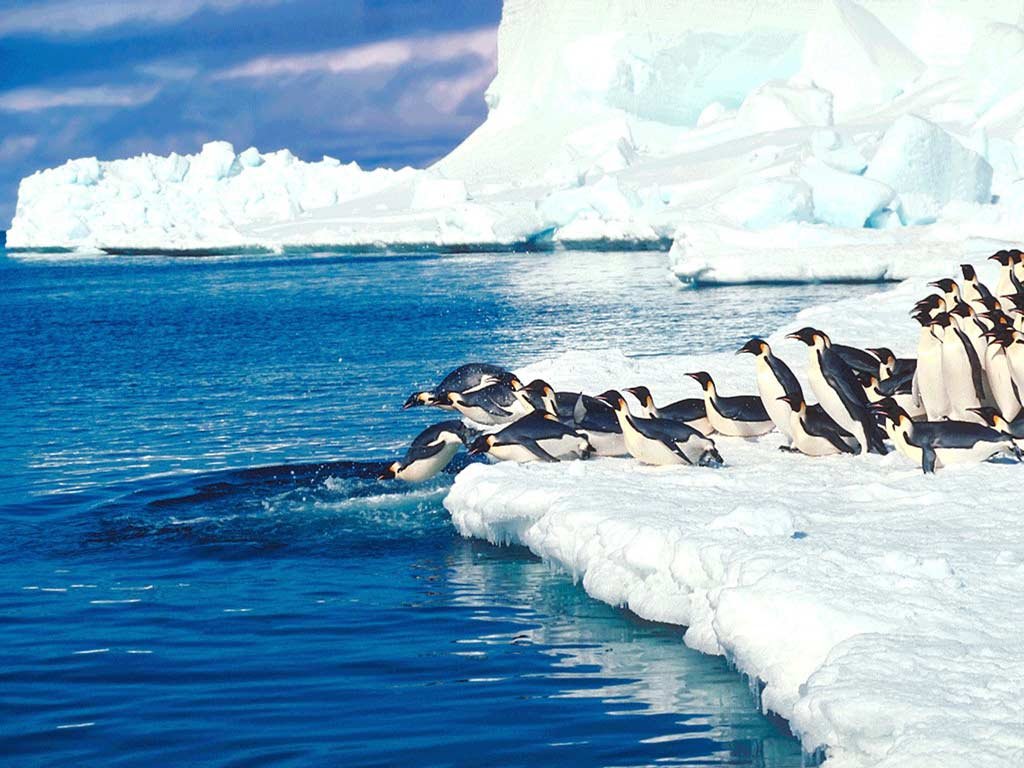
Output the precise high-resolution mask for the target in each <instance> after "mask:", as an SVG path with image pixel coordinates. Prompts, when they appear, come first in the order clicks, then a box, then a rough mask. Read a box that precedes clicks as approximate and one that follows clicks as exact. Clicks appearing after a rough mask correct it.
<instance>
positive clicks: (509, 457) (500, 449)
mask: <svg viewBox="0 0 1024 768" xmlns="http://www.w3.org/2000/svg"><path fill="white" fill-rule="evenodd" d="M488 453H489V454H490V455H491V456H493V457H494V458H495V459H497V460H498V461H514V462H516V463H517V464H526V463H528V462H531V461H540V459H539V458H537V457H536V456H535V455H534V454H533V452H532V451H530V450H529V449H527V448H525V447H524V446H522V445H519V444H518V443H513V444H511V445H493V446H491V450H490V451H488Z"/></svg>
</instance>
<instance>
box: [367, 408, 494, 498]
mask: <svg viewBox="0 0 1024 768" xmlns="http://www.w3.org/2000/svg"><path fill="white" fill-rule="evenodd" d="M475 435H476V432H474V431H473V430H471V429H470V428H469V427H467V426H466V425H465V424H463V423H462V422H461V421H457V420H455V419H452V420H451V421H442V422H440V423H439V424H434V425H433V426H431V427H427V428H426V429H425V430H423V431H422V432H420V433H419V434H418V435H417V436H416V437H415V438H414V439H413V441H412V444H411V445H410V446H409V450H407V451H406V452H405V457H404V458H403V459H402V460H401V461H395V462H392V463H391V464H390V465H388V468H387V469H385V470H384V472H383V474H381V475H380V477H378V478H377V479H378V480H404V481H405V482H407V483H420V482H423V481H424V480H429V479H430V478H432V477H433V476H434V475H436V474H437V473H438V472H440V471H442V470H443V469H444V468H445V467H447V466H448V465H449V464H450V463H451V460H452V459H453V458H455V454H456V453H458V451H459V448H461V447H462V446H463V445H466V444H467V443H469V441H470V440H471V439H472V438H473V437H474V436H475Z"/></svg>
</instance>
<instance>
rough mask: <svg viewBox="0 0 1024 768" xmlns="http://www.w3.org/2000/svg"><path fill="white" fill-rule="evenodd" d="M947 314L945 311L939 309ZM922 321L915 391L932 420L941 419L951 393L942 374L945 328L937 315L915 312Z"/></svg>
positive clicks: (916, 317)
mask: <svg viewBox="0 0 1024 768" xmlns="http://www.w3.org/2000/svg"><path fill="white" fill-rule="evenodd" d="M940 314H945V313H940ZM914 319H915V320H917V321H918V322H919V323H920V324H921V333H920V336H919V337H918V340H917V371H916V372H915V374H914V383H913V394H914V399H915V401H920V403H921V405H922V406H923V407H924V410H925V413H926V414H927V416H928V420H929V421H938V420H939V419H941V418H945V417H946V416H948V415H949V411H950V404H949V394H948V393H947V392H946V382H945V380H944V379H943V378H942V338H943V329H941V328H939V327H938V326H936V325H935V318H933V317H932V316H930V315H928V314H927V313H924V312H921V313H919V314H917V315H915V316H914Z"/></svg>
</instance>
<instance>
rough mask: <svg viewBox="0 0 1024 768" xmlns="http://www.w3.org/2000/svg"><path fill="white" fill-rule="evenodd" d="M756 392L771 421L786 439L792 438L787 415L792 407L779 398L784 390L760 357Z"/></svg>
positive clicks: (783, 393)
mask: <svg viewBox="0 0 1024 768" xmlns="http://www.w3.org/2000/svg"><path fill="white" fill-rule="evenodd" d="M757 393H758V394H759V395H760V396H761V402H762V403H764V409H765V410H766V411H768V416H770V417H771V420H772V423H774V424H775V426H776V427H778V429H779V432H781V433H782V434H784V435H785V436H786V438H787V439H789V440H792V439H793V432H792V427H791V426H790V422H789V416H790V414H791V413H793V409H792V408H790V407H789V406H788V405H786V403H784V402H782V401H781V400H779V398H780V397H783V396H784V395H785V394H786V390H784V389H783V388H782V385H781V384H779V380H778V379H776V378H775V374H773V373H772V369H771V368H770V367H769V366H768V364H767V363H765V362H762V361H761V360H760V359H758V361H757Z"/></svg>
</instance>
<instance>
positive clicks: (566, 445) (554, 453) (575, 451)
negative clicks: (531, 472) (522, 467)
mask: <svg viewBox="0 0 1024 768" xmlns="http://www.w3.org/2000/svg"><path fill="white" fill-rule="evenodd" d="M592 452H593V448H592V447H591V445H590V442H589V441H588V440H587V438H586V437H584V436H583V435H581V434H579V433H578V432H576V430H574V429H572V428H571V427H567V426H565V425H564V424H562V422H560V421H559V420H558V419H557V418H556V417H555V416H552V415H551V414H550V413H545V412H543V411H533V412H531V413H528V414H526V415H525V416H523V417H522V418H521V419H518V420H517V421H514V422H513V423H511V424H509V425H508V426H507V427H505V428H504V429H501V430H499V431H497V432H494V433H492V434H489V435H481V436H480V437H478V438H477V439H476V440H475V441H473V444H472V445H471V446H470V448H469V453H470V455H474V456H475V455H478V454H488V455H490V456H493V457H494V458H496V459H498V460H499V461H515V462H519V463H526V462H531V461H543V462H556V461H562V460H564V459H586V458H589V457H590V454H591V453H592Z"/></svg>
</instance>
